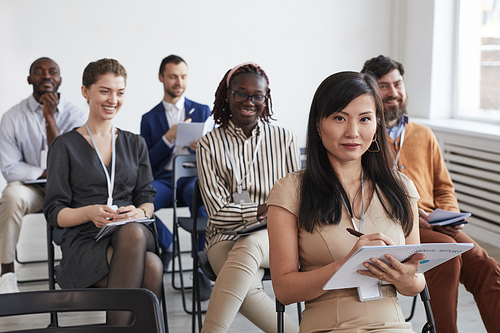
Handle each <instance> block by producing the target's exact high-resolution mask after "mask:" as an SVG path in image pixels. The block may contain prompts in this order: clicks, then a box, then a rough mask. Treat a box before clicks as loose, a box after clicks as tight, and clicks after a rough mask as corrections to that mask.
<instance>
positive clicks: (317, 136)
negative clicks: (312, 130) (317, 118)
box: [316, 131, 321, 141]
mask: <svg viewBox="0 0 500 333" xmlns="http://www.w3.org/2000/svg"><path fill="white" fill-rule="evenodd" d="M316 141H321V132H320V131H317V132H316Z"/></svg>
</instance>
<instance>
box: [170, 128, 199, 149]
mask: <svg viewBox="0 0 500 333" xmlns="http://www.w3.org/2000/svg"><path fill="white" fill-rule="evenodd" d="M204 128H205V123H179V125H178V127H177V138H176V139H175V145H176V146H178V147H184V146H189V144H190V143H191V142H193V141H194V140H199V139H200V138H201V137H202V136H203V129H204Z"/></svg>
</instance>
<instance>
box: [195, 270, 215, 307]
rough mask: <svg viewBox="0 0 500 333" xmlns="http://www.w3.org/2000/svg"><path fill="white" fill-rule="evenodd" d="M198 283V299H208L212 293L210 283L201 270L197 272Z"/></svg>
mask: <svg viewBox="0 0 500 333" xmlns="http://www.w3.org/2000/svg"><path fill="white" fill-rule="evenodd" d="M198 283H199V284H200V300H201V301H208V300H209V299H210V295H211V294H212V283H211V282H210V280H209V279H208V278H207V277H206V276H205V274H203V273H202V272H198Z"/></svg>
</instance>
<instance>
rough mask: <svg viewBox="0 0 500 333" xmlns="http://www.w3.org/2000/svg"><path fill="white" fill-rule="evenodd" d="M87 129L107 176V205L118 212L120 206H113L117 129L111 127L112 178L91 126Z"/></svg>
mask: <svg viewBox="0 0 500 333" xmlns="http://www.w3.org/2000/svg"><path fill="white" fill-rule="evenodd" d="M85 127H86V128H87V132H89V136H90V140H91V141H92V144H93V145H94V149H95V151H96V153H97V156H98V157H99V160H100V161H101V165H102V168H103V169H104V174H105V175H106V181H107V184H108V201H107V203H106V204H107V205H108V207H109V208H111V209H112V210H114V211H115V212H116V211H117V210H118V206H117V205H113V187H114V185H115V169H116V151H115V127H114V126H111V177H110V176H109V173H108V169H107V168H106V164H104V161H103V160H102V157H101V153H100V152H99V148H97V144H96V143H95V140H94V136H93V135H92V132H91V131H90V128H89V126H88V125H87V124H85Z"/></svg>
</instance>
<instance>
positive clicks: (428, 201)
mask: <svg viewBox="0 0 500 333" xmlns="http://www.w3.org/2000/svg"><path fill="white" fill-rule="evenodd" d="M387 139H388V142H389V146H390V147H391V148H392V149H393V153H394V155H393V156H396V153H397V151H398V149H399V143H400V140H401V137H399V138H398V139H397V141H396V142H397V145H396V142H395V141H394V140H393V139H391V138H390V137H389V136H387ZM398 170H399V171H401V172H402V173H404V174H405V175H406V176H408V178H410V179H411V180H412V181H413V183H414V184H415V187H416V188H417V191H418V194H419V195H420V200H419V201H418V207H419V208H422V209H423V210H425V211H426V212H427V213H430V212H432V211H433V210H434V209H436V208H440V209H445V210H449V211H453V212H460V210H459V208H458V202H457V197H456V195H455V188H454V187H453V183H452V181H451V178H450V175H449V173H448V169H447V168H446V165H445V163H444V160H443V156H442V155H441V150H440V148H439V143H438V141H437V139H436V136H435V135H434V133H433V132H432V130H431V129H430V128H428V127H426V126H423V125H420V124H417V123H414V122H412V121H409V122H408V124H406V129H405V137H404V140H403V147H402V149H401V153H400V156H399V162H398Z"/></svg>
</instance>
